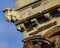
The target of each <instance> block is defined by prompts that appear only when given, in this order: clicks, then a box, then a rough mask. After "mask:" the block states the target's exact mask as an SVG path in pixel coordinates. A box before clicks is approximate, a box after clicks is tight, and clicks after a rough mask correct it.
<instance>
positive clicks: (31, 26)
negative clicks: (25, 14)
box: [24, 21, 37, 32]
mask: <svg viewBox="0 0 60 48" xmlns="http://www.w3.org/2000/svg"><path fill="white" fill-rule="evenodd" d="M24 25H25V27H26V29H27V31H28V32H29V31H31V30H33V27H36V26H37V24H36V22H35V21H33V22H31V21H28V22H25V23H24Z"/></svg>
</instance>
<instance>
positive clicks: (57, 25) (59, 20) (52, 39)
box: [3, 0, 60, 48]
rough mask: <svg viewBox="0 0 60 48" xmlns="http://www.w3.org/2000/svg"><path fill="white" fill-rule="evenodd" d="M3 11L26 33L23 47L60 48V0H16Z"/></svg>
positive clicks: (8, 18) (7, 17)
mask: <svg viewBox="0 0 60 48" xmlns="http://www.w3.org/2000/svg"><path fill="white" fill-rule="evenodd" d="M3 12H4V13H5V17H6V20H7V21H9V22H12V23H14V24H15V25H16V28H17V30H18V31H20V32H22V33H23V34H24V39H23V42H24V47H23V48H60V0H15V8H13V9H11V8H7V9H4V11H3Z"/></svg>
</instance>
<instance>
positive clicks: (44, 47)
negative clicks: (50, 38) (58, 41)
mask: <svg viewBox="0 0 60 48" xmlns="http://www.w3.org/2000/svg"><path fill="white" fill-rule="evenodd" d="M41 48H52V46H51V45H49V44H47V43H44V42H43V43H42V44H41Z"/></svg>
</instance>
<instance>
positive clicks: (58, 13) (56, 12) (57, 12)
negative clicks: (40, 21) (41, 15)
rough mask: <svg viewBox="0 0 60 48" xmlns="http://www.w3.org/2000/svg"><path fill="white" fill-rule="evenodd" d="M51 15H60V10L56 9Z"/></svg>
mask: <svg viewBox="0 0 60 48" xmlns="http://www.w3.org/2000/svg"><path fill="white" fill-rule="evenodd" d="M50 15H51V16H52V18H54V17H55V18H57V17H60V11H58V10H55V11H53V12H51V13H50Z"/></svg>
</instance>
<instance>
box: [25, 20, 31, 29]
mask: <svg viewBox="0 0 60 48" xmlns="http://www.w3.org/2000/svg"><path fill="white" fill-rule="evenodd" d="M24 25H25V27H26V28H29V27H32V26H31V21H28V22H25V23H24Z"/></svg>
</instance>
